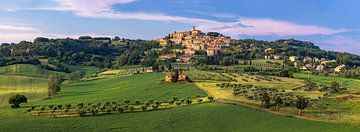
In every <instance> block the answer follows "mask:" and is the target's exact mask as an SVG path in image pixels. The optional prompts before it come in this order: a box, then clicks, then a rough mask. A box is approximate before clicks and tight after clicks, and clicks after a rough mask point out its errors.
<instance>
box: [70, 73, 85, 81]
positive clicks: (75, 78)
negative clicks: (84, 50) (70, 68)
mask: <svg viewBox="0 0 360 132" xmlns="http://www.w3.org/2000/svg"><path fill="white" fill-rule="evenodd" d="M84 75H85V72H84V71H75V72H72V73H70V75H69V80H70V81H74V82H76V81H79V80H80V79H81V78H83V77H84Z"/></svg>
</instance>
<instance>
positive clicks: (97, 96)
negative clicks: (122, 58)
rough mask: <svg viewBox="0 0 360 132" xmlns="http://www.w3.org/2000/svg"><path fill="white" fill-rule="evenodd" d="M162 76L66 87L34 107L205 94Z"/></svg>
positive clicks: (152, 75) (122, 78)
mask: <svg viewBox="0 0 360 132" xmlns="http://www.w3.org/2000/svg"><path fill="white" fill-rule="evenodd" d="M163 75H164V74H163V73H152V74H139V75H134V76H126V77H116V78H106V79H100V80H95V81H85V82H79V83H72V84H66V85H63V86H62V90H61V92H59V94H58V95H57V96H55V98H53V99H49V100H44V101H40V102H34V104H36V105H37V104H42V105H44V104H45V105H46V104H65V103H72V104H77V103H81V102H82V103H89V102H91V103H94V102H106V101H119V102H122V101H123V100H124V99H130V101H135V100H139V101H142V102H144V101H148V100H159V101H164V100H171V99H172V98H173V97H174V96H177V97H179V98H187V97H195V96H197V95H206V94H205V93H204V92H203V91H202V90H200V89H198V88H197V87H196V86H195V85H194V84H163V83H161V79H163Z"/></svg>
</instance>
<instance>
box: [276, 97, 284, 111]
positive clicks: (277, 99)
mask: <svg viewBox="0 0 360 132" xmlns="http://www.w3.org/2000/svg"><path fill="white" fill-rule="evenodd" d="M281 104H283V100H282V98H281V97H280V96H276V97H275V105H276V110H278V109H279V106H280V105H281Z"/></svg>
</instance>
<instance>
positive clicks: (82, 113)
mask: <svg viewBox="0 0 360 132" xmlns="http://www.w3.org/2000/svg"><path fill="white" fill-rule="evenodd" d="M77 113H78V114H79V115H80V117H84V116H85V115H86V111H85V110H84V109H82V108H80V109H78V110H77Z"/></svg>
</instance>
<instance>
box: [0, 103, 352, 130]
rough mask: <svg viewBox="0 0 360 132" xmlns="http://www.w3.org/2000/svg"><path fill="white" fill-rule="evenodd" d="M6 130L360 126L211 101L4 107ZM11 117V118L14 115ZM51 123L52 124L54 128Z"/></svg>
mask: <svg viewBox="0 0 360 132" xmlns="http://www.w3.org/2000/svg"><path fill="white" fill-rule="evenodd" d="M0 115H1V116H0V128H1V129H2V130H3V131H24V130H25V131H49V130H51V131H94V130H96V131H110V130H112V131H276V132H280V131H293V132H297V131H299V132H303V131H306V132H321V131H324V132H326V131H342V132H346V131H358V130H359V126H355V125H350V124H332V123H322V122H314V121H305V120H301V119H296V118H288V117H281V116H276V115H273V114H270V113H265V112H260V111H257V110H254V109H251V108H245V107H242V106H236V105H228V104H219V103H207V104H201V105H193V106H187V107H180V108H176V109H168V110H160V111H153V112H140V113H129V114H115V115H105V116H98V117H92V116H90V117H83V118H80V117H78V118H56V119H54V118H47V117H32V116H28V115H24V114H23V111H21V110H12V111H7V110H6V109H0ZM10 117H11V118H10ZM50 126H51V127H50Z"/></svg>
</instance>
